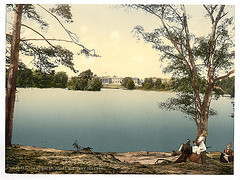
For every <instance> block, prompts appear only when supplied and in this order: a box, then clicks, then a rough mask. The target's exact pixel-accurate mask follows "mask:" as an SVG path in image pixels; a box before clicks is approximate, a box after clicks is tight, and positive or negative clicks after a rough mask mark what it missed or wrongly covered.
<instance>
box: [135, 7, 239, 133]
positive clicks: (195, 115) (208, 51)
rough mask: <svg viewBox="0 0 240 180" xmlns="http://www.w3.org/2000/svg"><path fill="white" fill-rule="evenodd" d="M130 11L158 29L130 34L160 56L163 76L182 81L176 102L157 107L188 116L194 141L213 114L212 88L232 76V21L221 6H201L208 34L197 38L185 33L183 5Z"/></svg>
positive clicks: (186, 30)
mask: <svg viewBox="0 0 240 180" xmlns="http://www.w3.org/2000/svg"><path fill="white" fill-rule="evenodd" d="M132 7H134V8H137V9H138V10H143V11H145V12H147V13H149V14H151V15H153V16H155V17H156V18H157V19H158V20H159V26H160V27H159V28H157V29H155V30H154V31H153V32H146V31H145V30H144V28H143V27H142V26H140V25H138V26H136V27H135V28H134V32H135V33H136V35H137V36H138V38H139V39H141V38H143V39H144V41H145V42H147V43H151V44H152V47H153V48H154V49H156V50H157V51H159V52H160V54H161V57H160V60H161V62H167V63H168V65H167V66H166V67H165V68H164V72H171V73H172V74H173V77H175V78H184V79H185V80H186V81H185V87H186V89H185V91H184V92H182V93H181V94H178V97H177V98H170V99H168V100H167V101H166V102H163V103H159V107H160V108H163V109H168V110H178V111H182V112H184V113H186V114H188V115H190V116H191V117H192V119H193V120H194V121H195V123H196V125H197V133H196V138H198V137H199V136H200V134H201V133H202V132H203V131H204V130H205V131H207V129H208V118H209V116H210V115H212V114H215V112H214V111H213V110H211V108H210V104H211V100H212V95H213V90H214V84H215V83H216V82H217V81H219V80H221V79H224V78H227V77H229V76H230V75H231V74H233V73H234V69H233V68H234V67H233V65H234V63H233V60H234V55H235V52H234V34H233V32H234V18H233V17H229V14H228V13H229V12H228V11H227V10H226V9H227V8H226V6H225V5H203V6H202V8H203V10H204V11H205V17H206V18H207V19H208V20H209V22H210V23H209V24H210V26H211V31H210V32H209V33H208V35H206V36H202V37H198V36H197V35H196V34H192V33H191V31H190V29H189V19H190V17H191V16H189V15H188V14H187V11H186V7H185V6H184V5H141V4H139V5H132ZM228 9H229V7H228ZM199 18H203V17H199ZM201 28H202V27H198V29H199V30H201ZM231 28H233V29H231ZM203 82H205V83H203ZM200 85H201V86H202V87H201V89H203V90H202V92H200ZM188 87H189V88H188Z"/></svg>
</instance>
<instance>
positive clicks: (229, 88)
mask: <svg viewBox="0 0 240 180" xmlns="http://www.w3.org/2000/svg"><path fill="white" fill-rule="evenodd" d="M215 87H220V89H217V88H214V91H215V93H217V94H220V95H223V94H229V95H231V97H235V76H232V77H228V78H226V79H222V80H221V81H218V82H216V83H215Z"/></svg>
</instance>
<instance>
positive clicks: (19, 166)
mask: <svg viewBox="0 0 240 180" xmlns="http://www.w3.org/2000/svg"><path fill="white" fill-rule="evenodd" d="M179 156H180V155H179V154H177V155H176V154H175V155H173V154H172V153H166V152H151V151H137V152H125V153H120V152H106V153H104V152H91V151H74V150H60V149H53V148H46V147H34V146H24V145H14V146H13V147H10V148H6V167H5V171H6V173H16V174H233V163H229V164H223V163H220V162H219V156H220V152H217V151H215V152H209V153H207V160H206V163H205V164H203V165H202V164H197V163H193V162H190V161H189V160H188V161H187V162H183V163H173V162H174V161H175V160H176V159H177V158H178V157H179Z"/></svg>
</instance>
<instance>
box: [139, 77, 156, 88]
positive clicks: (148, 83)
mask: <svg viewBox="0 0 240 180" xmlns="http://www.w3.org/2000/svg"><path fill="white" fill-rule="evenodd" d="M153 86H154V83H153V80H152V78H145V79H144V82H143V84H142V88H143V89H145V90H149V89H152V88H153Z"/></svg>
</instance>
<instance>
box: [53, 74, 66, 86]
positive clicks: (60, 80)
mask: <svg viewBox="0 0 240 180" xmlns="http://www.w3.org/2000/svg"><path fill="white" fill-rule="evenodd" d="M67 82H68V75H67V73H66V72H62V71H61V72H57V73H56V74H55V75H54V77H53V80H52V84H53V87H54V88H66V87H67Z"/></svg>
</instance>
